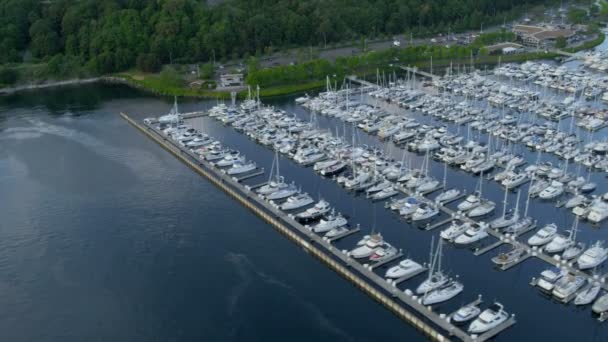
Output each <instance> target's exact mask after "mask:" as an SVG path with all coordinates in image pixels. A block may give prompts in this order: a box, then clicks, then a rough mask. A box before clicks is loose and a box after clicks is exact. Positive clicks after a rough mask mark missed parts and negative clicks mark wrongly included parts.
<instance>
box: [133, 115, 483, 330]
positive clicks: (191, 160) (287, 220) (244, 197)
mask: <svg viewBox="0 0 608 342" xmlns="http://www.w3.org/2000/svg"><path fill="white" fill-rule="evenodd" d="M122 115H123V118H125V120H127V121H128V122H129V123H131V124H132V125H133V126H135V127H137V128H138V129H140V130H141V131H142V132H144V133H145V134H146V135H148V136H149V137H151V138H152V139H153V140H155V141H156V142H158V143H159V144H161V145H162V146H163V147H165V149H167V150H168V151H170V152H172V153H173V154H174V155H176V156H177V157H178V158H180V159H181V160H182V161H184V162H185V163H187V164H188V165H189V166H191V167H192V168H194V169H195V170H196V171H197V172H198V173H200V174H202V175H204V176H205V177H207V178H209V179H210V180H212V181H213V182H214V183H215V184H216V185H218V186H220V187H221V188H222V189H224V190H225V191H226V192H228V193H229V194H230V195H231V196H232V197H233V198H235V199H237V200H239V201H240V202H241V203H243V204H246V206H248V207H249V208H250V209H251V210H252V211H254V212H256V214H258V215H259V216H260V217H262V218H264V219H265V220H266V221H268V222H269V223H271V224H272V225H273V226H275V228H278V229H279V230H281V231H282V232H283V233H284V234H286V235H287V236H289V237H290V238H291V239H292V240H293V241H296V242H297V243H298V244H300V245H301V246H302V247H304V248H306V249H307V250H308V251H309V252H311V254H313V255H316V256H317V257H320V258H321V259H322V260H324V261H325V262H326V263H327V264H328V265H330V266H332V268H333V269H334V270H335V271H337V272H338V273H341V274H342V275H343V276H344V277H345V278H347V279H350V280H352V279H353V278H356V276H355V275H354V274H352V273H350V272H349V271H346V268H344V266H340V267H338V265H336V261H335V260H333V259H332V258H330V257H329V256H327V255H325V254H324V253H326V252H332V256H333V257H335V258H337V259H339V260H341V261H342V262H343V263H345V264H346V265H347V266H348V267H351V268H354V269H355V270H357V271H358V272H359V273H361V274H363V275H364V276H366V277H367V278H368V279H370V280H372V281H373V282H374V283H375V285H376V286H380V287H381V288H383V289H384V290H385V291H387V292H389V293H391V294H392V295H393V296H396V298H398V299H400V300H401V301H402V302H404V303H405V304H407V305H408V306H409V307H411V308H413V309H415V311H416V312H417V313H418V314H422V315H423V316H424V317H425V318H426V319H428V320H430V321H431V322H432V323H433V324H434V325H437V326H439V327H441V328H443V329H444V330H446V331H448V332H449V335H454V336H456V337H458V338H459V339H461V340H463V341H472V340H473V338H474V339H475V340H480V339H479V337H471V336H469V335H468V334H467V333H465V332H463V331H462V330H460V329H459V328H457V327H455V326H452V325H450V324H449V323H448V322H447V321H446V320H445V319H443V318H441V317H443V316H442V315H438V314H434V313H433V312H432V311H428V310H427V309H426V307H425V306H422V305H421V304H420V303H419V302H418V301H416V300H415V298H412V297H409V296H408V295H407V293H404V292H400V291H398V292H395V286H396V285H397V284H396V283H393V284H392V285H391V284H389V283H387V282H386V281H384V280H383V279H382V278H381V277H379V276H378V275H376V274H375V273H373V272H372V270H373V269H374V268H375V267H380V266H382V265H383V264H385V263H388V262H390V261H392V260H395V259H397V258H399V257H400V256H401V255H402V254H401V253H397V254H396V255H394V256H392V257H390V258H387V259H385V260H384V261H381V262H378V263H377V264H376V265H371V266H369V267H367V266H366V265H361V264H359V263H357V262H354V261H353V260H352V258H350V257H349V256H348V255H347V254H344V253H343V252H341V251H338V250H336V249H335V248H334V247H333V246H332V245H331V244H330V243H329V242H327V241H325V240H323V239H321V238H320V237H318V236H316V235H315V234H314V233H312V232H311V231H310V230H309V229H306V228H305V227H303V226H301V225H300V224H299V223H298V222H297V221H295V220H294V219H293V218H292V217H291V216H290V215H286V214H283V213H281V212H279V211H277V209H276V208H275V207H274V206H272V205H271V204H269V203H267V202H265V201H262V200H258V197H257V196H254V195H251V194H250V190H249V189H247V188H246V187H244V186H242V185H240V184H239V183H238V179H237V178H234V179H232V178H230V177H227V175H226V174H225V172H223V171H221V170H218V171H215V170H214V168H213V167H212V166H211V165H208V164H206V162H204V161H201V160H200V159H199V158H198V156H196V155H195V154H193V153H192V152H191V151H190V150H185V149H184V148H183V147H182V146H180V145H178V144H176V143H175V142H171V141H170V140H168V139H166V138H164V137H163V135H162V133H160V132H159V131H157V130H155V129H154V128H152V127H150V126H148V127H144V126H142V125H141V124H138V123H136V122H135V121H133V120H132V119H130V118H129V117H128V116H127V115H125V114H122ZM167 144H171V145H167ZM252 200H253V202H254V203H255V204H254V203H251V202H250V201H252ZM265 211H268V213H265ZM269 214H270V215H269ZM277 220H280V221H277ZM281 222H283V223H281ZM284 225H287V226H288V227H290V228H291V229H296V230H297V232H298V233H299V234H302V235H303V237H304V239H306V240H304V239H303V238H302V237H298V236H297V235H296V233H294V232H292V231H291V230H290V228H287V227H285V226H284ZM307 241H311V242H314V243H315V244H316V245H320V246H322V247H323V248H324V249H325V250H326V252H323V251H320V250H318V249H317V248H316V247H314V246H312V245H310V244H309V242H307ZM355 282H356V283H357V284H358V287H360V288H362V289H363V290H364V291H365V292H367V293H368V294H371V295H372V296H374V297H376V299H378V301H380V302H381V303H386V302H387V301H390V299H388V297H382V296H381V295H380V293H378V291H375V290H373V289H372V288H371V287H369V285H364V281H363V280H357V281H355ZM386 305H387V306H388V307H389V309H392V311H394V312H396V313H398V314H400V316H402V318H404V319H406V320H408V321H410V323H413V324H414V325H415V326H417V327H419V328H421V329H422V330H423V331H424V332H425V334H427V335H428V336H429V337H431V338H432V339H434V340H438V341H444V340H445V337H443V336H442V335H441V334H440V333H438V332H436V331H433V330H432V328H430V327H429V326H427V325H425V324H423V323H422V322H421V321H418V320H416V319H415V318H414V317H413V316H411V315H409V314H405V311H404V310H403V309H401V310H397V309H396V308H395V306H396V304H395V303H394V302H391V303H386ZM487 336H488V337H486V338H491V337H492V336H494V334H488V335H487Z"/></svg>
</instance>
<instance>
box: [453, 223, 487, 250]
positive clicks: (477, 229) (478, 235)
mask: <svg viewBox="0 0 608 342" xmlns="http://www.w3.org/2000/svg"><path fill="white" fill-rule="evenodd" d="M487 228H488V225H487V224H486V223H483V222H480V223H478V224H473V225H471V226H470V227H469V228H468V229H467V230H466V231H465V232H464V233H463V234H461V235H459V236H458V237H456V238H455V239H454V243H455V244H457V245H468V244H471V243H475V242H478V241H481V240H483V239H485V238H486V237H488V232H487Z"/></svg>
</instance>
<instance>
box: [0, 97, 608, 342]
mask: <svg viewBox="0 0 608 342" xmlns="http://www.w3.org/2000/svg"><path fill="white" fill-rule="evenodd" d="M171 102H172V99H158V98H153V97H148V96H144V95H142V94H140V93H137V92H134V91H131V90H129V89H127V88H123V87H101V86H87V87H81V88H63V89H57V90H52V91H43V92H32V93H23V94H21V95H16V96H11V97H4V98H0V203H1V204H2V206H0V218H1V220H0V340H2V341H5V340H6V341H82V340H93V341H95V340H99V341H106V340H113V341H275V340H279V339H286V340H289V341H311V340H314V341H404V340H405V341H418V340H423V337H422V336H421V335H420V334H419V333H418V332H416V331H415V330H414V329H413V328H411V327H410V326H408V325H406V324H405V323H403V322H402V321H400V320H398V319H397V318H396V317H395V316H393V315H392V314H390V313H389V312H388V311H387V310H386V309H384V308H383V307H381V306H380V305H378V304H376V303H375V302H373V301H371V300H370V299H369V298H368V297H366V296H365V295H363V294H362V293H361V292H359V291H358V290H357V289H355V288H353V287H352V286H351V285H350V284H349V283H348V282H346V281H345V280H343V279H341V278H340V277H339V276H337V275H336V274H335V273H333V272H332V271H330V270H329V269H327V268H326V267H325V266H323V265H321V264H320V263H318V262H317V261H315V259H313V258H312V257H310V256H308V255H307V254H306V253H304V252H303V251H302V250H300V249H298V248H297V247H295V245H293V244H292V243H291V242H289V241H287V240H286V239H285V238H283V237H282V236H280V235H279V234H278V233H276V232H275V231H274V230H273V229H272V228H270V226H268V225H266V224H265V223H263V222H262V221H261V220H259V219H258V218H257V217H256V216H254V215H253V214H252V213H250V212H248V211H247V210H245V209H244V208H242V207H241V206H240V205H238V204H237V203H236V202H234V201H233V200H231V199H230V198H228V197H227V196H225V195H224V194H223V193H222V192H220V191H219V190H217V189H216V188H215V187H213V186H212V185H210V184H209V183H207V181H205V180H204V179H202V178H201V177H199V176H197V175H196V174H195V173H194V172H192V171H191V170H190V169H188V168H187V167H186V166H184V165H182V164H181V163H180V162H178V161H177V160H176V159H175V158H174V157H172V156H171V155H169V154H168V153H167V152H166V151H164V150H162V149H161V148H160V147H159V146H157V145H156V144H155V143H153V142H151V141H149V139H147V138H146V137H144V136H142V135H141V134H139V133H138V132H137V131H135V130H134V129H133V128H132V127H130V126H129V125H128V124H126V122H124V120H122V119H121V118H120V117H119V116H118V115H117V113H118V112H120V111H125V112H129V113H131V114H134V115H135V116H137V117H139V118H143V117H147V116H156V115H160V114H164V113H166V112H167V111H168V109H169V107H170V106H171ZM273 103H274V104H275V105H277V106H281V107H283V108H285V109H286V110H288V111H292V112H297V113H298V115H300V116H301V117H306V116H307V115H308V114H307V113H306V112H305V111H304V110H302V109H301V108H299V107H296V106H294V105H293V104H292V103H293V102H292V101H291V100H290V99H285V100H278V101H274V102H273ZM213 104H214V102H212V101H208V102H199V101H191V102H187V103H184V104H182V108H183V111H189V110H200V109H201V108H204V107H208V106H211V105H213ZM320 120H321V119H320ZM330 121H331V120H327V121H326V122H321V123H320V124H322V125H328V126H331V125H332V124H333V125H334V126H333V127H335V126H336V125H337V124H336V123H332V122H330ZM197 124H198V125H200V128H202V129H204V130H206V131H207V132H208V133H210V134H211V135H213V136H215V137H216V138H218V139H220V140H222V141H223V142H224V143H226V144H227V145H229V146H231V147H234V148H238V149H239V150H241V151H242V152H243V153H244V154H246V155H247V156H248V157H249V158H250V159H253V160H255V161H256V162H257V163H258V164H261V165H263V166H266V168H267V169H269V167H270V165H271V163H272V158H273V153H272V152H271V151H269V150H267V149H265V148H263V147H260V146H258V145H256V144H254V143H253V142H251V141H249V140H248V139H247V138H246V137H244V136H242V135H240V134H239V133H237V132H234V131H233V130H232V129H230V128H227V127H224V126H222V125H221V124H219V123H218V122H215V121H213V120H212V119H208V118H207V119H204V120H200V121H199V122H198V123H197ZM348 134H350V133H348ZM359 139H361V140H363V139H367V138H366V137H365V136H363V135H362V136H361V137H359ZM366 142H369V143H371V142H372V140H370V141H366ZM418 160H419V159H418ZM431 167H432V172H433V173H434V174H436V175H438V176H439V177H441V175H442V172H443V168H442V167H441V166H439V165H438V164H436V163H432V165H431ZM281 170H282V172H283V173H284V174H285V175H286V176H287V178H288V179H289V180H294V181H296V182H297V183H298V184H299V185H301V186H302V187H303V189H304V190H305V191H308V192H309V193H310V194H312V195H314V196H321V197H324V198H325V199H327V200H329V201H330V202H331V203H332V204H333V205H334V206H335V207H336V208H337V209H338V210H340V211H342V212H344V213H345V214H347V215H349V217H350V221H351V222H353V223H360V224H361V227H362V230H363V231H364V232H369V231H371V229H372V228H373V229H375V230H376V231H381V232H382V233H383V235H384V236H385V238H386V239H387V241H389V242H391V243H392V244H394V245H396V246H398V247H400V248H403V249H404V253H405V254H406V255H409V256H410V257H412V258H414V259H416V260H417V261H419V262H424V261H425V260H426V259H427V258H428V245H429V243H430V239H431V236H432V235H437V234H438V232H434V233H430V232H425V231H422V230H419V229H417V228H415V227H413V226H411V225H410V224H407V223H405V222H403V221H400V220H399V219H398V218H397V217H396V216H395V215H392V214H391V213H390V212H389V211H387V210H386V209H384V208H383V206H382V204H372V203H370V202H369V201H368V200H366V199H364V198H361V197H353V196H351V195H350V194H348V193H346V192H345V191H343V190H342V189H340V188H339V187H338V186H337V185H336V184H335V183H333V182H332V181H330V180H326V179H321V178H320V177H318V176H317V175H316V174H314V172H313V171H312V170H311V169H304V168H301V167H299V166H297V165H295V164H294V163H292V162H291V161H290V160H287V159H284V158H282V159H281ZM448 177H449V180H448V182H449V183H450V185H453V186H459V187H463V188H467V189H469V190H471V189H473V188H474V187H475V184H476V178H473V177H470V176H468V175H465V174H464V173H461V172H458V171H455V170H448ZM263 180H264V179H263V178H262V177H260V178H258V179H252V180H250V183H256V182H260V181H263ZM484 189H487V195H488V196H489V197H491V198H492V199H493V200H495V201H496V202H497V203H499V202H500V201H501V200H502V196H503V193H502V190H501V188H499V186H498V185H497V184H496V183H495V182H489V183H486V184H485V185H484ZM484 193H486V190H484ZM513 196H514V195H511V201H512V203H513V202H514V198H513ZM530 208H531V213H533V214H534V216H536V217H537V218H539V221H540V224H543V223H548V222H553V221H555V222H556V223H558V224H559V225H560V226H561V227H563V228H565V227H567V226H568V225H570V224H571V220H572V215H571V214H569V213H566V212H565V211H564V210H561V209H556V208H555V207H554V206H553V205H551V204H550V203H541V202H533V203H532V204H531V206H530ZM500 209H501V206H500V204H499V205H498V208H497V211H500ZM580 236H581V239H583V240H585V241H592V240H595V239H599V238H606V233H605V232H604V231H601V230H598V229H593V228H590V227H587V226H584V227H581V234H580ZM360 237H361V236H360V235H358V236H357V235H356V236H353V237H351V238H348V239H344V240H343V241H340V242H338V244H337V245H338V247H339V248H344V249H346V248H352V246H353V245H354V244H355V242H356V241H357V239H359V238H360ZM444 251H445V254H446V258H445V262H444V264H445V267H446V268H447V269H448V270H449V271H450V273H451V274H453V275H459V277H460V279H461V280H462V281H463V283H464V284H465V291H464V293H463V294H461V295H459V296H458V297H456V298H455V299H454V300H452V301H450V302H448V303H446V304H443V305H440V306H439V307H438V308H437V310H439V311H440V312H450V311H452V310H454V309H456V308H457V307H459V306H460V305H461V304H464V303H466V302H468V301H471V300H473V299H474V298H476V297H477V294H482V295H483V296H484V298H485V299H486V303H487V302H490V301H492V300H494V299H497V300H499V301H501V302H502V303H504V304H505V308H506V309H507V310H508V311H509V312H513V313H515V314H516V317H517V319H518V323H517V324H516V325H515V326H514V327H513V328H510V329H509V330H507V331H506V332H504V333H502V334H501V335H500V336H499V337H498V338H497V340H498V341H514V340H522V341H524V340H531V339H532V338H535V339H536V340H542V341H545V340H547V341H549V340H554V341H562V340H572V339H576V340H581V341H604V340H606V339H607V338H608V333H607V331H606V327H605V326H602V325H600V324H599V323H597V322H596V321H595V318H594V317H592V315H591V312H590V308H589V307H586V308H575V307H573V306H564V305H560V304H557V303H554V302H552V301H551V300H550V299H548V298H546V297H544V296H542V295H541V294H539V293H538V291H537V290H536V289H534V288H532V287H531V286H530V285H528V283H529V281H530V278H531V277H532V276H536V275H538V273H539V272H540V271H542V270H543V269H544V268H546V265H544V264H543V263H542V262H540V261H538V260H536V259H532V260H528V261H526V262H525V263H523V264H522V265H520V266H518V267H516V268H514V269H512V270H510V271H508V272H500V271H497V270H494V269H493V267H492V264H491V261H490V257H491V256H492V255H494V254H495V252H494V253H489V255H486V256H482V257H475V256H473V254H472V253H471V252H470V251H469V250H467V249H457V248H453V247H446V248H444ZM379 272H383V270H380V271H379ZM420 281H421V278H420V277H419V278H415V279H413V280H412V281H409V282H406V283H404V284H403V286H402V288H415V286H417V284H418V282H420Z"/></svg>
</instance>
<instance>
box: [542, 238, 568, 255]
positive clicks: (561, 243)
mask: <svg viewBox="0 0 608 342" xmlns="http://www.w3.org/2000/svg"><path fill="white" fill-rule="evenodd" d="M572 245H574V241H573V240H572V239H570V237H568V236H564V235H562V234H557V235H555V237H553V239H552V240H551V242H549V243H548V244H547V245H546V246H545V252H547V253H560V252H563V251H565V250H566V248H568V247H570V246H572Z"/></svg>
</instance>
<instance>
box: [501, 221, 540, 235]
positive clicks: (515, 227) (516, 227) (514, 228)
mask: <svg viewBox="0 0 608 342" xmlns="http://www.w3.org/2000/svg"><path fill="white" fill-rule="evenodd" d="M532 224H534V222H533V221H532V218H531V217H524V218H523V219H521V220H519V221H517V222H515V223H514V224H512V225H510V226H508V227H507V228H505V230H504V232H505V233H509V234H515V235H517V234H520V233H521V232H523V231H524V230H526V229H527V228H528V227H530V226H531V225H532Z"/></svg>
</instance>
